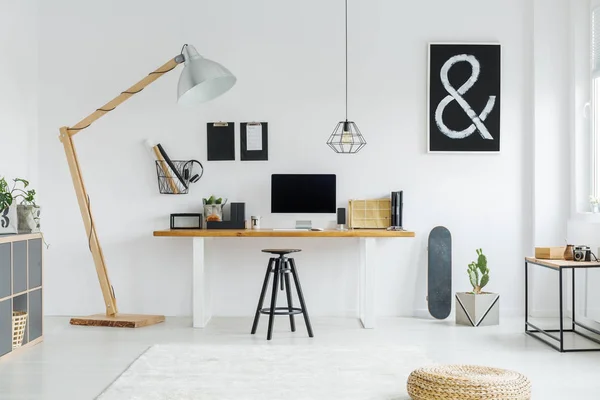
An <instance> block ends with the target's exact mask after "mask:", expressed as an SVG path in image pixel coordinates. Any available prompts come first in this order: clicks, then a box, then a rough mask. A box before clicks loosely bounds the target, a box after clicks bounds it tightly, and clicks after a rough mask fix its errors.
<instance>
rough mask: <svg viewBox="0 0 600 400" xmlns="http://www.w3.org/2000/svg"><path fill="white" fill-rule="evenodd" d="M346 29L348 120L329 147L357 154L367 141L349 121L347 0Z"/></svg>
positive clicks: (340, 123)
mask: <svg viewBox="0 0 600 400" xmlns="http://www.w3.org/2000/svg"><path fill="white" fill-rule="evenodd" d="M345 18H346V21H345V22H346V23H345V28H346V119H345V120H344V121H340V122H338V124H337V125H336V127H335V129H334V130H333V132H332V133H331V136H329V140H327V145H328V146H329V147H331V149H332V150H333V151H335V152H336V153H340V154H356V153H358V152H359V151H360V150H361V149H362V148H363V147H365V145H366V144H367V141H366V140H365V138H364V137H363V135H362V133H360V129H358V126H357V125H356V124H355V123H354V122H352V121H348V0H345Z"/></svg>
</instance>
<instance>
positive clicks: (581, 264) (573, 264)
mask: <svg viewBox="0 0 600 400" xmlns="http://www.w3.org/2000/svg"><path fill="white" fill-rule="evenodd" d="M525 261H527V262H528V263H532V264H538V265H543V266H545V267H550V268H554V269H561V268H600V262H597V261H567V260H542V259H540V258H535V257H525Z"/></svg>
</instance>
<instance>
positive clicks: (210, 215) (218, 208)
mask: <svg viewBox="0 0 600 400" xmlns="http://www.w3.org/2000/svg"><path fill="white" fill-rule="evenodd" d="M226 203H227V200H225V201H223V198H221V197H219V198H216V197H215V196H214V195H213V196H210V197H209V198H208V199H202V204H203V206H204V220H205V221H206V222H208V221H216V222H220V221H223V207H224V206H225V204H226Z"/></svg>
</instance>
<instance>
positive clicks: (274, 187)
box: [271, 174, 336, 214]
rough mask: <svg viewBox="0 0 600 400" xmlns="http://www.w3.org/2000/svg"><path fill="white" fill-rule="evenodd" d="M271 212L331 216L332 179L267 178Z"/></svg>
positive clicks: (303, 176)
mask: <svg viewBox="0 0 600 400" xmlns="http://www.w3.org/2000/svg"><path fill="white" fill-rule="evenodd" d="M271 212H272V213H296V214H300V213H302V214H304V213H306V214H313V213H314V214H332V213H335V212H336V179H335V175H333V174H328V175H309V174H293V175H287V174H286V175H284V174H273V175H271Z"/></svg>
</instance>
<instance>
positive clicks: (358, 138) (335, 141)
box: [327, 120, 367, 154]
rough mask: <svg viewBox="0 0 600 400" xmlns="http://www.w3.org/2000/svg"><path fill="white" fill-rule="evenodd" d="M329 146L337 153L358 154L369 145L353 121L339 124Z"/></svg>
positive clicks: (329, 140)
mask: <svg viewBox="0 0 600 400" xmlns="http://www.w3.org/2000/svg"><path fill="white" fill-rule="evenodd" d="M327 145H328V146H329V147H331V148H332V149H333V151H335V152H336V153H341V154H356V153H358V152H359V151H360V150H361V149H362V148H363V147H365V146H366V145H367V141H366V140H365V138H364V137H363V135H362V133H360V129H358V126H357V125H356V124H355V123H354V122H352V121H348V120H346V121H341V122H339V123H338V124H337V125H336V127H335V129H334V130H333V132H332V133H331V135H330V136H329V139H328V140H327Z"/></svg>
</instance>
